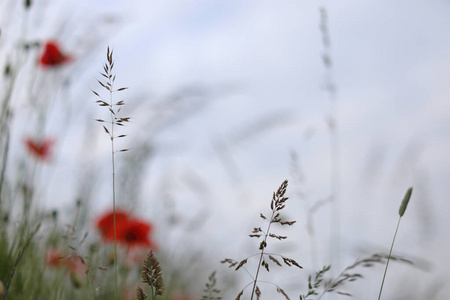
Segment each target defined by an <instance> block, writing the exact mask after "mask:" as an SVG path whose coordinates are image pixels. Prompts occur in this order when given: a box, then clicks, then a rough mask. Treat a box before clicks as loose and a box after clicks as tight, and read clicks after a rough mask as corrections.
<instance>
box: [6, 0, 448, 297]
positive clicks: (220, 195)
mask: <svg viewBox="0 0 450 300" xmlns="http://www.w3.org/2000/svg"><path fill="white" fill-rule="evenodd" d="M40 2H41V4H42V5H44V7H45V8H40V9H39V8H36V10H37V11H39V12H40V13H42V14H45V15H46V16H52V17H51V18H50V17H49V18H48V22H44V21H43V20H41V22H42V24H41V26H40V27H39V26H37V27H36V28H34V30H33V28H31V29H30V32H29V34H30V36H31V37H32V38H36V39H49V38H52V39H60V40H61V43H62V44H63V45H64V48H65V49H67V51H68V52H71V51H72V53H73V54H74V56H75V57H77V56H78V57H80V58H83V60H81V59H80V61H79V65H74V66H72V67H71V68H72V69H70V70H69V71H67V72H68V73H70V72H74V73H73V74H74V75H73V76H72V77H71V84H72V86H71V88H70V90H69V92H70V95H71V96H70V99H72V100H71V101H72V102H71V103H72V110H73V111H76V110H77V109H79V110H80V111H82V112H83V113H84V114H83V115H85V116H87V118H85V119H83V118H77V117H74V118H72V120H74V122H75V121H76V122H78V121H80V120H81V121H83V122H84V121H86V120H88V119H89V120H92V119H94V118H96V117H98V116H97V111H98V108H97V107H96V106H95V105H91V104H92V103H93V101H94V99H91V98H92V97H91V96H90V95H89V92H90V91H89V90H90V89H91V88H92V89H96V88H97V86H96V82H95V78H96V77H99V76H97V75H98V72H99V71H100V70H101V64H102V62H103V61H104V57H105V52H106V46H107V45H110V46H111V47H112V48H114V51H115V55H114V57H115V61H116V66H115V69H116V73H117V74H118V75H117V82H118V85H123V86H128V87H130V89H129V90H128V91H127V92H126V94H124V95H125V97H126V102H127V103H128V106H127V109H126V113H129V114H130V115H131V116H132V117H133V122H132V123H131V124H130V125H129V126H127V127H126V129H124V131H125V132H126V133H127V134H129V139H128V140H126V139H125V140H124V141H122V143H123V145H124V147H130V148H132V149H131V153H132V152H133V151H135V152H134V153H136V151H139V150H138V148H139V146H143V147H144V146H145V147H149V148H148V149H151V159H150V163H147V164H145V168H146V171H145V173H144V174H145V178H141V179H142V184H143V188H142V190H140V191H139V193H138V194H139V197H141V202H142V203H141V206H140V207H141V210H140V212H141V214H142V215H145V216H148V217H149V218H153V219H157V218H158V216H161V212H162V211H164V209H167V207H168V206H170V207H171V208H173V209H174V210H176V211H177V215H178V217H179V218H181V220H184V222H187V223H189V222H190V221H192V219H195V220H197V219H202V222H200V223H201V224H200V225H199V226H200V227H199V228H200V229H197V230H198V233H199V234H198V235H196V236H195V237H193V236H188V237H185V239H186V240H190V241H192V240H191V239H193V241H194V242H192V244H190V247H195V245H196V244H197V243H198V244H197V245H203V243H206V244H220V243H222V241H223V239H236V243H231V242H230V243H229V244H228V243H227V247H225V248H224V247H219V249H216V250H215V251H213V252H214V253H217V256H218V259H222V258H223V256H224V255H225V256H233V255H234V256H236V255H238V254H237V253H243V252H246V251H247V252H248V251H250V253H253V250H251V249H252V248H251V247H254V246H255V245H254V244H250V242H251V241H247V238H246V235H247V234H248V233H249V232H250V231H251V229H252V228H253V227H254V226H259V225H258V224H259V222H260V221H259V219H258V215H259V212H260V211H261V212H264V211H263V210H266V212H267V209H268V204H269V202H270V199H271V195H272V192H273V191H274V190H276V189H277V187H278V186H279V185H280V184H281V182H282V181H283V180H284V179H289V180H290V185H289V187H288V195H289V196H291V199H290V200H289V201H290V203H289V204H288V206H287V209H288V211H287V213H286V214H287V216H288V217H289V218H292V219H296V220H298V223H297V224H296V229H295V230H293V231H290V232H291V234H290V236H289V237H290V240H291V243H292V244H291V246H290V248H289V249H290V250H289V251H290V252H289V253H290V254H292V255H291V256H293V257H296V258H299V261H301V262H302V263H304V264H305V267H306V268H307V269H309V268H311V267H312V266H311V262H310V260H309V259H308V256H309V255H310V250H309V246H307V245H308V239H309V238H308V235H307V234H306V230H305V225H306V219H307V216H308V209H309V208H311V207H312V206H313V205H314V203H317V201H320V200H322V199H326V198H327V197H329V195H330V146H329V133H330V131H329V129H328V127H327V119H328V118H329V116H330V114H334V116H335V117H336V120H337V126H338V127H337V128H338V133H337V134H338V135H337V137H338V144H339V152H338V153H337V154H336V153H335V155H337V156H335V157H338V158H339V160H338V170H339V177H338V179H339V181H338V186H339V193H338V203H339V207H338V211H336V213H338V214H339V215H340V221H339V222H340V234H341V239H340V249H341V250H340V251H339V253H340V255H342V257H341V261H340V263H339V265H340V266H341V267H343V266H345V265H347V264H348V263H351V262H352V261H353V260H354V259H356V258H357V257H361V256H364V255H368V254H371V253H373V252H378V251H387V250H388V248H389V246H390V242H391V238H392V235H393V232H394V230H395V226H396V222H397V219H398V215H397V211H398V206H399V204H400V202H401V199H402V197H403V195H404V192H405V191H406V189H407V188H408V187H409V186H414V192H413V196H412V200H411V203H410V207H408V210H407V212H406V214H405V217H404V220H403V221H402V224H401V226H400V231H399V236H398V240H397V242H396V243H397V244H396V246H395V247H396V250H398V252H399V253H401V254H405V255H412V256H418V257H422V258H425V259H428V260H429V261H430V262H431V263H433V265H434V267H435V269H434V270H435V272H434V273H426V275H423V276H424V277H426V278H425V279H424V278H422V279H421V280H423V281H424V282H432V281H433V280H435V279H436V278H435V276H436V277H437V275H436V274H441V273H440V272H444V271H443V270H444V266H441V267H439V264H441V262H442V261H446V262H447V264H448V261H449V259H450V257H449V255H448V253H449V252H448V250H449V246H450V245H449V238H448V236H449V233H450V221H449V220H450V219H449V218H448V216H447V215H448V211H449V209H450V205H449V202H448V185H449V183H450V142H449V137H450V104H449V103H450V102H449V84H448V83H449V79H450V71H449V70H450V38H449V35H448V31H449V30H448V29H449V28H450V2H448V1H444V0H440V1H438V0H431V1H419V0H411V1H395V2H393V1H364V2H361V1H320V2H316V1H235V0H227V1H206V0H203V1H200V0H198V1H193V0H186V1H143V0H133V1H126V3H125V1H103V0H97V1H87V0H83V1H82V0H78V1H36V5H37V4H38V3H40ZM319 7H324V8H325V9H326V11H327V15H328V30H329V34H330V38H331V48H329V49H328V50H329V51H330V54H331V58H332V69H331V74H330V73H327V72H328V71H329V70H328V71H327V70H326V68H325V67H324V65H323V63H322V60H321V55H322V54H323V53H324V51H325V50H324V47H323V44H322V37H321V31H320V29H319V22H320V13H319ZM32 13H33V12H31V14H32ZM36 15H37V13H36ZM36 18H37V17H36ZM38 29H39V30H38ZM3 36H5V35H4V34H3ZM6 36H7V35H6ZM327 74H328V75H331V78H332V81H333V82H334V84H335V86H336V87H337V92H336V95H335V96H336V97H335V100H334V101H335V107H336V111H335V112H334V113H333V111H332V103H331V101H330V99H329V97H328V94H327V91H326V90H325V89H324V83H325V79H326V76H327ZM60 97H62V96H60ZM81 98H82V99H81ZM81 101H84V102H83V103H84V104H80V102H81ZM76 103H78V104H76ZM86 103H88V104H86ZM73 111H72V114H73V113H74V112H73ZM61 118H62V117H61ZM61 118H55V120H54V122H55V123H54V124H58V122H64V121H63V120H61ZM93 123H94V126H93V128H94V129H84V130H86V131H81V132H80V130H77V129H75V128H69V129H68V130H69V132H70V133H71V134H67V135H66V136H65V138H64V140H65V142H64V143H61V144H60V145H59V147H60V150H61V152H60V154H58V157H57V162H58V163H59V164H61V163H62V162H67V163H66V164H65V165H64V163H63V166H64V167H61V170H59V171H58V170H57V171H55V172H56V173H57V174H59V173H58V172H68V171H67V170H72V168H73V169H76V168H77V166H79V163H74V165H73V166H72V165H70V163H69V161H71V160H73V157H74V156H79V157H82V159H84V160H86V161H87V162H86V164H91V165H92V164H95V166H96V167H101V166H103V168H107V167H105V166H108V163H109V157H108V156H106V155H105V153H107V151H108V150H107V149H108V138H107V137H106V136H105V135H104V133H103V132H102V129H101V127H100V126H97V127H96V125H97V124H95V122H93ZM80 126H81V127H83V126H85V125H80ZM54 128H56V126H54ZM83 128H84V127H83ZM56 131H57V130H56ZM86 132H89V134H90V135H91V137H90V139H91V142H92V141H95V142H92V143H90V144H89V143H88V145H95V148H87V149H86V148H84V151H83V150H80V147H81V146H80V147H78V146H74V145H75V144H76V145H83V146H82V147H85V145H86V144H84V143H85V137H83V135H84V134H86ZM102 139H104V141H103V140H102ZM80 141H83V142H80ZM130 143H132V145H129V144H130ZM133 148H134V150H133ZM149 151H150V150H149ZM144 152H145V151H144ZM80 153H83V154H80ZM139 153H140V152H139ZM133 155H135V156H137V154H124V158H123V159H130V157H131V158H132V157H133ZM87 156H90V157H91V158H88V157H87ZM293 157H295V159H293ZM118 159H121V158H120V157H119V158H118ZM99 160H100V161H101V162H99ZM55 164H56V163H55ZM294 166H296V167H297V171H299V172H300V174H301V175H302V176H297V175H298V174H297V175H295V174H294V173H293V171H292V170H293V169H295V168H294ZM69 172H70V171H69ZM108 172H109V171H108V170H106V171H105V173H104V174H103V175H102V176H105V180H103V181H102V180H99V179H97V181H98V182H103V183H105V182H106V183H105V185H107V184H109V181H108V180H109V179H106V178H109V177H108V174H109V173H108ZM61 174H63V173H61ZM119 174H120V173H119ZM118 176H120V175H118ZM68 178H69V179H67V177H66V178H64V177H61V176H57V175H55V176H54V179H53V180H54V181H53V183H52V186H53V187H60V186H61V185H62V184H64V182H65V181H66V180H71V179H70V178H71V177H70V176H69V177H68ZM73 186H75V189H76V184H73ZM54 193H55V195H56V196H55V198H57V199H60V200H58V201H54V203H53V202H52V201H49V202H50V204H49V205H50V206H52V205H54V206H55V207H59V208H63V206H64V205H66V204H67V202H70V201H72V198H70V197H68V195H69V194H70V193H74V190H73V188H72V189H71V188H68V189H62V190H61V189H57V188H54ZM103 194H104V193H100V192H99V193H98V194H95V195H96V197H98V199H99V200H98V201H96V203H95V204H94V205H93V209H94V210H97V211H100V210H104V209H105V206H106V205H108V203H109V197H108V196H106V197H102V196H101V195H103ZM61 199H67V200H61ZM161 199H164V201H165V202H164V203H163V204H162V203H161V201H160V200H161ZM168 199H170V201H169V200H168ZM125 202H126V201H125ZM52 203H53V204H52ZM167 203H170V204H167ZM331 207H332V206H331V205H324V207H323V208H321V209H320V210H319V211H318V212H317V213H316V214H315V225H316V238H317V239H318V241H319V244H320V245H321V246H320V247H319V248H320V249H318V250H317V251H318V253H319V254H318V258H317V259H318V261H317V263H318V264H319V265H323V264H327V263H328V261H329V251H328V249H329V248H330V247H329V245H328V242H329V237H328V235H329V230H330V225H329V223H330V220H329V219H330V212H329V210H330V208H331ZM189 220H190V221H189ZM187 223H181V224H187ZM191 223H192V222H191ZM189 224H190V223H189ZM183 226H184V225H183ZM180 232H181V233H180V236H183V231H182V230H180ZM200 233H201V234H200ZM200 235H201V237H200ZM237 236H240V237H242V238H236V237H237ZM163 237H164V233H160V239H163ZM177 238H180V237H177ZM181 239H182V238H181ZM299 240H300V241H302V243H300V244H299V243H297V242H295V241H299ZM205 241H206V242H205ZM167 242H168V243H169V241H167ZM162 243H164V241H162ZM212 256H213V257H214V258H216V257H215V255H214V254H212ZM236 258H239V257H236ZM405 268H408V267H405ZM405 268H404V269H401V270H400V271H399V272H405ZM377 270H378V269H377ZM402 274H403V273H402ZM417 274H422V273H420V272H419V273H417ZM403 275H405V274H403ZM420 276H422V275H420ZM418 278H419V275H417V276H416V279H417V280H418ZM374 282H375V284H373V283H374ZM374 282H372V284H371V286H372V288H371V286H368V287H367V288H368V290H369V291H370V292H371V293H376V290H377V288H378V285H377V282H378V281H377V280H375V281H374ZM374 285H375V287H373V286H374ZM429 287H430V285H428V286H427V285H424V286H418V287H417V290H418V291H417V293H418V294H420V293H425V291H426V290H427V288H429ZM391 288H392V289H393V287H391ZM395 292H399V291H395ZM368 293H369V292H368ZM446 293H447V294H445V293H444V291H443V292H442V296H441V298H442V297H444V298H445V296H444V295H447V296H448V295H449V294H448V293H449V290H448V288H447V291H446ZM386 294H387V295H388V294H389V291H387V290H386Z"/></svg>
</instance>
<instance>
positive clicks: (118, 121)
mask: <svg viewBox="0 0 450 300" xmlns="http://www.w3.org/2000/svg"><path fill="white" fill-rule="evenodd" d="M106 60H107V62H106V63H105V64H104V66H103V70H104V73H100V74H101V75H102V76H103V77H104V78H106V81H104V82H102V81H100V80H97V81H98V83H99V84H100V85H101V86H102V87H103V88H104V89H106V90H107V91H108V93H109V101H108V102H107V101H105V100H104V99H103V98H102V97H101V96H100V95H99V94H98V93H97V92H95V91H92V92H93V93H94V94H95V95H96V96H97V97H99V98H100V99H99V100H97V103H98V105H99V106H102V107H107V108H108V111H109V115H110V118H111V121H110V122H108V123H110V127H109V130H108V128H107V127H106V126H105V125H103V129H104V130H105V132H106V133H107V134H108V135H109V137H110V139H111V163H112V194H113V195H112V198H113V228H114V297H115V299H118V294H119V291H118V286H119V284H118V277H117V276H118V269H117V268H118V266H117V224H116V168H115V153H116V149H115V147H114V139H115V138H122V137H125V136H126V135H118V136H115V133H114V130H115V126H116V125H117V126H123V123H124V122H128V121H129V118H119V117H118V113H119V112H120V110H121V106H122V105H124V104H125V103H124V102H123V101H122V100H121V101H119V102H117V103H114V102H113V93H114V92H120V91H123V90H126V89H127V88H119V89H117V90H115V89H114V81H115V80H116V75H115V74H113V68H114V60H113V50H110V49H109V47H108V49H107V52H106ZM116 107H119V108H118V109H116ZM97 122H100V123H105V122H106V121H105V120H102V119H97ZM124 151H128V149H121V150H119V152H124Z"/></svg>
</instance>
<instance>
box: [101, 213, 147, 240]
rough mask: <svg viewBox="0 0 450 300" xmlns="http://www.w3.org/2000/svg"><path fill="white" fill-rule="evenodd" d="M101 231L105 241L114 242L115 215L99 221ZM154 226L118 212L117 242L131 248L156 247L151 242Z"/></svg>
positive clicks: (104, 217) (106, 216) (108, 214)
mask: <svg viewBox="0 0 450 300" xmlns="http://www.w3.org/2000/svg"><path fill="white" fill-rule="evenodd" d="M97 228H98V229H99V231H100V233H101V235H102V237H103V239H104V240H105V241H109V242H112V241H114V214H113V212H110V213H107V214H105V215H104V216H102V217H101V218H100V219H99V220H98V221H97ZM152 230H153V226H152V225H151V224H150V223H148V222H145V221H141V220H138V219H135V218H133V217H131V216H130V215H129V214H128V213H126V212H124V211H121V210H116V240H117V242H118V243H121V244H123V245H125V246H127V247H129V248H133V247H139V246H141V247H149V248H155V247H156V245H155V243H153V242H152V241H151V240H150V234H151V232H152Z"/></svg>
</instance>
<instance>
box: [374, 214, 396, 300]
mask: <svg viewBox="0 0 450 300" xmlns="http://www.w3.org/2000/svg"><path fill="white" fill-rule="evenodd" d="M401 219H402V217H399V218H398V223H397V228H396V229H395V234H394V238H393V239H392V244H391V249H390V250H389V255H388V259H387V262H386V268H385V269H384V275H383V280H382V281H381V287H380V293H379V294H378V300H380V299H381V292H382V291H383V285H384V280H385V279H386V273H387V269H388V266H389V261H390V259H391V254H392V248H394V242H395V238H396V237H397V232H398V227H399V226H400V220H401Z"/></svg>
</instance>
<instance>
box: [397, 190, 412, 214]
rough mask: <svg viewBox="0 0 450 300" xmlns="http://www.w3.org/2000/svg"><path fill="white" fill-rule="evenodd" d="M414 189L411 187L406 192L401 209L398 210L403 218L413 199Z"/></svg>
mask: <svg viewBox="0 0 450 300" xmlns="http://www.w3.org/2000/svg"><path fill="white" fill-rule="evenodd" d="M412 189H413V188H412V187H410V188H409V189H408V190H407V191H406V194H405V197H403V201H402V204H401V205H400V208H399V209H398V214H399V215H400V217H403V215H404V214H405V211H406V207H407V206H408V203H409V199H410V198H411V194H412Z"/></svg>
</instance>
